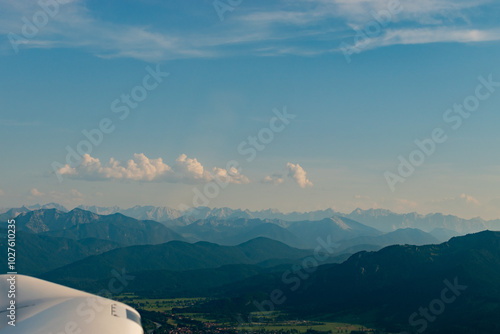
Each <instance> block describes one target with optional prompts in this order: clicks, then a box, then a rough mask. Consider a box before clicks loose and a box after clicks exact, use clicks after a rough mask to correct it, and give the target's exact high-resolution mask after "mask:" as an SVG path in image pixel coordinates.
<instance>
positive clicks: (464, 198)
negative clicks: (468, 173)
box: [460, 194, 480, 205]
mask: <svg viewBox="0 0 500 334" xmlns="http://www.w3.org/2000/svg"><path fill="white" fill-rule="evenodd" d="M460 200H462V201H464V202H465V203H466V204H472V205H480V203H479V201H478V200H477V199H475V198H474V197H472V196H470V195H466V194H461V195H460Z"/></svg>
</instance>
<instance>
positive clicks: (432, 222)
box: [0, 203, 500, 240]
mask: <svg viewBox="0 0 500 334" xmlns="http://www.w3.org/2000/svg"><path fill="white" fill-rule="evenodd" d="M78 208H79V209H82V210H85V211H90V212H93V213H96V214H99V215H110V214H115V213H120V214H123V215H125V216H128V217H131V218H135V219H138V220H155V221H157V222H163V223H165V224H166V226H168V227H172V226H185V225H189V224H191V223H193V222H196V221H198V220H206V219H219V220H234V219H238V218H243V219H249V220H251V219H261V220H273V221H277V220H279V221H284V222H297V221H320V220H323V219H326V218H332V217H345V218H348V219H351V220H354V221H357V222H360V223H362V224H364V225H366V226H369V227H372V228H374V229H377V230H379V231H381V232H391V231H394V230H397V229H401V228H418V229H420V230H422V231H425V232H429V233H432V234H433V235H434V236H436V237H437V236H438V235H440V237H439V238H438V239H439V240H444V239H445V238H446V237H452V236H456V235H465V234H467V233H475V232H479V231H483V230H487V229H489V230H500V219H496V220H485V219H482V218H472V219H464V218H460V217H457V216H453V215H444V214H441V213H432V214H426V215H423V214H418V213H415V212H413V213H405V214H400V213H394V212H391V211H389V210H384V209H368V210H361V209H356V210H354V211H352V212H350V213H341V212H337V211H334V210H332V209H326V210H317V211H311V212H291V213H282V212H280V211H278V210H275V209H268V210H260V211H250V210H242V209H231V208H208V207H198V208H192V209H189V210H187V211H180V210H177V209H173V208H169V207H155V206H139V205H137V206H134V207H132V208H128V209H122V208H120V207H117V206H114V207H98V206H83V205H81V206H79V207H78ZM40 209H57V210H58V211H61V212H68V211H69V210H67V209H66V208H64V207H63V206H61V205H59V204H56V203H49V204H45V205H39V204H37V205H32V206H28V207H26V206H24V207H21V208H14V209H4V210H3V213H2V214H0V219H2V220H6V219H9V218H13V217H16V216H17V215H18V214H19V213H25V212H27V211H33V210H40ZM0 212H2V211H0Z"/></svg>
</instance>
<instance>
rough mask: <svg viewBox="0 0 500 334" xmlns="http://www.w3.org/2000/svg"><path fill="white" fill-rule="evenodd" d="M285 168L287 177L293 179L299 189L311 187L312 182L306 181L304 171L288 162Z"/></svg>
mask: <svg viewBox="0 0 500 334" xmlns="http://www.w3.org/2000/svg"><path fill="white" fill-rule="evenodd" d="M286 167H287V169H288V176H289V177H291V178H293V179H294V180H295V182H297V184H298V185H299V186H300V187H301V188H307V187H312V186H313V184H312V182H311V181H309V180H308V179H307V173H306V171H305V170H304V169H303V168H302V167H301V166H300V165H299V164H295V165H294V164H292V163H291V162H289V163H287V164H286Z"/></svg>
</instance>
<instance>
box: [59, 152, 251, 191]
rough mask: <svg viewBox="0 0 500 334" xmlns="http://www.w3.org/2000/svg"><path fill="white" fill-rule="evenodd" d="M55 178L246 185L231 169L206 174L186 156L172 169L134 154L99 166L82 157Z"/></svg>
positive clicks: (193, 159) (99, 162)
mask: <svg viewBox="0 0 500 334" xmlns="http://www.w3.org/2000/svg"><path fill="white" fill-rule="evenodd" d="M57 174H59V175H62V176H67V177H69V178H74V179H82V180H90V181H98V180H131V181H143V182H172V183H176V182H181V183H188V184H194V183H207V182H210V181H213V180H215V178H218V179H219V180H220V181H222V182H227V183H233V184H243V183H249V180H248V178H247V177H246V176H244V175H242V174H240V173H239V171H238V170H237V169H236V168H234V167H232V168H231V169H230V170H226V169H222V168H218V167H214V168H212V170H211V171H208V170H206V169H205V167H204V166H203V165H202V164H201V163H200V162H199V161H198V160H197V159H196V158H188V157H187V156H186V155H185V154H182V155H180V156H179V157H178V158H177V160H176V161H175V165H173V166H172V167H171V166H169V165H167V164H165V163H164V162H163V160H162V159H161V158H158V159H149V158H148V157H146V156H145V155H144V154H143V153H138V154H134V158H133V159H130V160H128V161H127V162H126V163H124V164H122V163H121V162H119V161H117V160H115V159H114V158H111V159H110V160H109V162H108V163H107V164H102V163H101V161H100V160H99V159H97V158H93V157H91V156H90V155H88V154H85V155H84V156H83V159H82V162H81V163H80V165H79V166H78V167H71V166H69V165H65V166H63V167H62V168H60V169H59V170H58V171H57Z"/></svg>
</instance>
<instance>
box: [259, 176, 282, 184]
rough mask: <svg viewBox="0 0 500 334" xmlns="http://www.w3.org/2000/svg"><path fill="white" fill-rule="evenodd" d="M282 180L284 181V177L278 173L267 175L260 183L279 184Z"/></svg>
mask: <svg viewBox="0 0 500 334" xmlns="http://www.w3.org/2000/svg"><path fill="white" fill-rule="evenodd" d="M283 182H285V179H284V178H283V175H281V174H279V173H276V174H273V175H268V176H266V177H265V178H264V179H263V180H262V183H267V184H274V185H279V184H282V183H283Z"/></svg>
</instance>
